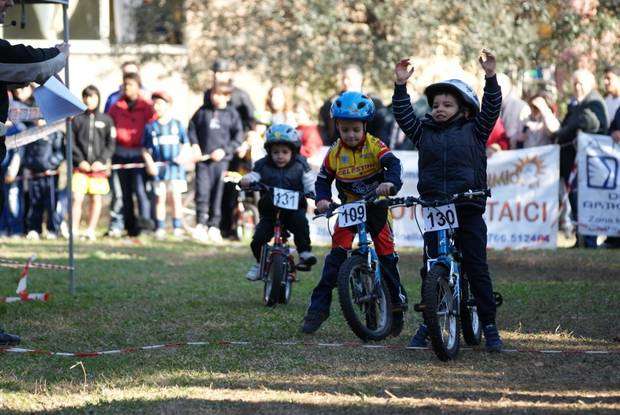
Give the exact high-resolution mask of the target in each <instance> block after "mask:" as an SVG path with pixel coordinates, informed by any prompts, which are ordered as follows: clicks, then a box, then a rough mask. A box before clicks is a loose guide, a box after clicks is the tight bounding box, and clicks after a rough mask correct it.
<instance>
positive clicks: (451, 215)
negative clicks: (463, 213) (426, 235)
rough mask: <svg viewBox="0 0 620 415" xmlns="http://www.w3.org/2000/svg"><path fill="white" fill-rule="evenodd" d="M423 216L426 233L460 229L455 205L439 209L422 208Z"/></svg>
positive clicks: (451, 204)
mask: <svg viewBox="0 0 620 415" xmlns="http://www.w3.org/2000/svg"><path fill="white" fill-rule="evenodd" d="M422 215H423V216H424V232H435V231H440V230H442V229H456V228H458V227H459V220H458V218H457V217H456V207H455V206H454V203H450V204H449V205H443V206H439V207H437V208H427V207H425V208H422Z"/></svg>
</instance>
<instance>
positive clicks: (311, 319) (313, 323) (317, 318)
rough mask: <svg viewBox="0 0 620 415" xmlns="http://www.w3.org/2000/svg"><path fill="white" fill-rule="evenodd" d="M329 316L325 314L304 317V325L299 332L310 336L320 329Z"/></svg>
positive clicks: (310, 314)
mask: <svg viewBox="0 0 620 415" xmlns="http://www.w3.org/2000/svg"><path fill="white" fill-rule="evenodd" d="M327 317H329V314H325V313H308V314H306V316H305V317H304V323H303V325H302V326H301V331H302V332H303V333H305V334H312V333H314V332H315V331H317V330H318V329H319V327H321V324H323V322H324V321H325V320H327Z"/></svg>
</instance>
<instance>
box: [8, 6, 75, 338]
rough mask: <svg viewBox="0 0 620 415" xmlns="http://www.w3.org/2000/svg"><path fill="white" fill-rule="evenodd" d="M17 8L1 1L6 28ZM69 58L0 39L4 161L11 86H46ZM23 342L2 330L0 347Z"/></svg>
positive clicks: (64, 52)
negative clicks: (11, 11) (8, 17)
mask: <svg viewBox="0 0 620 415" xmlns="http://www.w3.org/2000/svg"><path fill="white" fill-rule="evenodd" d="M13 6H14V2H13V0H0V24H4V18H5V16H6V11H7V10H8V9H9V8H10V7H13ZM68 55H69V45H67V44H60V45H57V46H56V47H53V48H44V49H35V48H32V47H29V46H24V45H11V44H10V43H9V42H7V41H6V40H4V39H0V160H4V157H5V155H6V144H5V135H6V126H5V123H6V119H7V116H8V109H9V97H8V94H7V86H9V85H14V84H24V83H28V82H31V81H37V82H39V83H44V82H45V80H47V78H49V77H50V76H52V75H54V74H55V73H57V72H58V71H60V70H61V69H62V68H63V67H64V66H65V63H66V61H67V57H68ZM19 342H20V338H19V336H15V335H12V334H9V333H5V332H4V331H3V330H2V329H1V328H0V346H4V345H15V344H18V343H19Z"/></svg>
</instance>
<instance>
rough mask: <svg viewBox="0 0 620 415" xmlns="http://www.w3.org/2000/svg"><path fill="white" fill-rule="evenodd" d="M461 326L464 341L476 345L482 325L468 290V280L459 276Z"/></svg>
mask: <svg viewBox="0 0 620 415" xmlns="http://www.w3.org/2000/svg"><path fill="white" fill-rule="evenodd" d="M461 328H462V330H463V338H464V339H465V343H467V344H468V345H470V346H477V345H479V344H480V341H481V340H482V326H481V325H480V319H479V318H478V309H477V307H476V304H475V302H474V297H473V296H472V295H471V293H470V290H469V281H467V278H463V277H461Z"/></svg>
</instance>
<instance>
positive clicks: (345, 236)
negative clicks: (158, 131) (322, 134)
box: [301, 91, 407, 335]
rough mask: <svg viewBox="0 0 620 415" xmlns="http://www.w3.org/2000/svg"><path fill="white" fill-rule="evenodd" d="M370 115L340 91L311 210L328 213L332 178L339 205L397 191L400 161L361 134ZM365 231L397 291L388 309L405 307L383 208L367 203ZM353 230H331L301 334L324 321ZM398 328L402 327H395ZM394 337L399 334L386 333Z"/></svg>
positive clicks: (361, 98) (359, 97)
mask: <svg viewBox="0 0 620 415" xmlns="http://www.w3.org/2000/svg"><path fill="white" fill-rule="evenodd" d="M374 115H375V105H374V103H373V101H372V99H370V98H369V97H368V96H366V95H364V94H362V93H360V92H353V91H349V92H344V93H342V94H341V95H340V96H339V97H337V98H336V99H335V100H334V102H333V103H332V106H331V116H332V118H333V119H334V121H335V124H336V128H337V130H338V133H339V135H340V138H339V139H338V140H337V141H336V142H335V143H334V144H333V145H332V147H331V148H330V149H329V152H328V153H327V155H326V156H325V159H324V161H323V165H322V167H321V170H320V172H319V175H318V177H317V180H316V184H315V191H316V200H317V203H316V207H317V211H319V212H325V211H327V210H329V208H330V204H331V203H332V191H331V185H332V182H333V181H334V180H336V188H337V189H338V193H339V198H340V201H341V202H342V203H343V204H344V203H350V202H354V201H356V200H360V199H362V198H363V197H364V196H365V195H367V194H369V193H371V192H373V191H374V192H375V193H376V194H377V195H378V196H388V195H390V194H395V193H397V192H398V190H400V188H401V187H402V180H401V173H402V166H401V163H400V160H399V159H398V158H396V156H395V155H394V154H393V153H392V152H391V151H390V149H389V148H388V147H387V146H386V145H385V144H383V143H382V142H381V141H380V140H379V139H378V138H377V137H374V136H372V135H370V134H369V133H368V131H367V123H368V121H370V120H372V118H373V117H374ZM366 209H367V218H368V219H367V222H366V224H367V227H368V229H369V231H370V235H371V237H372V240H373V242H374V245H375V249H376V251H377V254H378V255H379V261H380V264H381V267H382V269H383V270H384V271H386V273H385V277H386V281H387V282H388V283H390V284H392V285H393V286H394V287H395V288H396V289H395V290H391V291H390V292H392V293H395V292H396V291H399V295H397V297H398V298H393V299H392V304H393V311H394V312H396V311H399V310H403V309H405V308H406V306H407V296H406V293H405V290H404V288H403V287H402V285H401V284H400V276H399V271H398V267H397V263H398V256H397V254H396V253H395V251H394V236H393V233H392V220H391V214H390V213H389V211H388V209H387V208H386V207H380V206H375V205H371V204H369V205H367V208H366ZM356 231H357V229H356V227H354V226H353V227H347V228H340V227H339V226H336V228H335V229H334V233H333V236H332V248H331V251H330V252H329V254H328V255H327V256H326V257H325V265H324V266H323V273H322V276H321V280H320V281H319V283H318V285H317V286H316V288H315V289H314V291H313V292H312V297H311V298H310V305H309V307H308V310H307V312H306V315H305V317H304V322H303V325H302V328H301V329H302V331H303V332H304V333H306V334H311V333H314V332H315V331H317V330H318V329H319V327H320V326H321V324H322V323H323V322H324V321H325V320H326V319H327V318H328V317H329V309H330V306H331V300H332V290H333V289H334V288H335V287H336V285H337V279H338V272H339V270H340V267H341V265H342V264H343V263H344V262H345V260H346V259H347V252H348V251H349V250H350V249H351V247H352V244H353V238H354V237H355V234H356ZM400 327H401V328H402V325H401V326H400ZM392 334H394V335H398V334H399V333H392Z"/></svg>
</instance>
